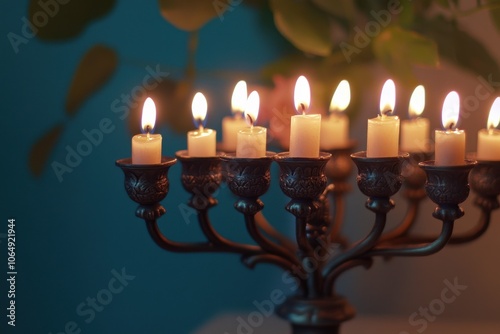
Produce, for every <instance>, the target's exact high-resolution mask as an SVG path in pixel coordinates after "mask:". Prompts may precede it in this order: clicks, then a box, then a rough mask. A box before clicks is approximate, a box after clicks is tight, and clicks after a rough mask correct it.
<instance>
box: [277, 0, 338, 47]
mask: <svg viewBox="0 0 500 334" xmlns="http://www.w3.org/2000/svg"><path fill="white" fill-rule="evenodd" d="M270 1H271V2H270V5H271V10H272V11H273V14H274V23H275V24H276V27H277V28H278V30H279V31H280V33H281V34H282V35H283V36H285V37H286V38H287V39H288V40H289V41H290V42H291V43H292V44H293V45H295V47H297V48H298V49H300V50H302V51H304V52H307V53H311V54H313V55H318V56H326V55H328V54H330V52H331V50H332V47H333V42H332V38H331V36H330V22H329V18H328V15H327V14H326V13H325V12H323V11H321V10H320V9H319V8H318V7H316V6H314V5H312V4H311V3H310V2H308V1H289V0H270Z"/></svg>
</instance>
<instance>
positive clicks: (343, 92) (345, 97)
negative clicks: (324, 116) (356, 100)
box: [330, 80, 351, 112]
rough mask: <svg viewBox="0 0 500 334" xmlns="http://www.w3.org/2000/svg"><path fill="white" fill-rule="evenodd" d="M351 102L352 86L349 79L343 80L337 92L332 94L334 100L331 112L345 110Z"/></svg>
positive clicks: (331, 104)
mask: <svg viewBox="0 0 500 334" xmlns="http://www.w3.org/2000/svg"><path fill="white" fill-rule="evenodd" d="M350 102H351V88H350V86H349V82H348V81H347V80H342V81H341V82H340V83H339V85H338V86H337V89H336V90H335V93H333V96H332V102H331V103H330V112H340V111H344V110H345V109H346V108H347V107H348V106H349V103H350Z"/></svg>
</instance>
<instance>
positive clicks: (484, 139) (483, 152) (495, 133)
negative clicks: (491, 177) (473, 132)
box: [476, 97, 500, 161]
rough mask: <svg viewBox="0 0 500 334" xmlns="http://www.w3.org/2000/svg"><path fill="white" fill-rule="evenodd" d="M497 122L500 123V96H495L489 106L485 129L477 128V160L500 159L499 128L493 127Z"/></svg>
mask: <svg viewBox="0 0 500 334" xmlns="http://www.w3.org/2000/svg"><path fill="white" fill-rule="evenodd" d="M498 123H500V97H497V98H496V99H495V101H494V102H493V105H492V106H491V109H490V115H489V117H488V124H487V127H486V129H482V130H479V132H478V134H477V157H476V158H477V159H478V160H490V161H499V160H500V130H497V129H495V128H496V127H497V126H498Z"/></svg>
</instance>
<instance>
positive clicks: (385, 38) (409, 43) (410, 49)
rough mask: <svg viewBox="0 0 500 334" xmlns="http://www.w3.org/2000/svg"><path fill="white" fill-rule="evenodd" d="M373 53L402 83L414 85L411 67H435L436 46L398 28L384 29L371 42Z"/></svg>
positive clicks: (419, 36)
mask: <svg viewBox="0 0 500 334" xmlns="http://www.w3.org/2000/svg"><path fill="white" fill-rule="evenodd" d="M373 53H374V54H375V57H376V58H377V59H378V60H379V61H380V62H381V63H382V64H384V65H385V66H386V67H387V69H388V70H389V71H390V72H391V73H392V74H393V75H394V76H397V77H399V78H400V79H401V80H402V81H403V82H404V83H406V84H408V85H414V84H415V79H414V75H413V71H412V67H413V65H420V66H437V65H438V64H439V54H438V49H437V45H436V44H435V43H434V41H432V40H431V39H428V38H427V37H425V36H422V35H420V34H418V33H416V32H413V31H409V30H403V29H401V28H400V27H397V26H395V27H389V28H387V29H384V31H382V32H381V33H380V34H379V35H378V36H376V37H375V38H374V40H373Z"/></svg>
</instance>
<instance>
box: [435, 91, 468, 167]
mask: <svg viewBox="0 0 500 334" xmlns="http://www.w3.org/2000/svg"><path fill="white" fill-rule="evenodd" d="M459 114H460V97H459V96H458V94H457V92H450V93H449V94H448V95H447V96H446V98H445V100H444V103H443V113H442V122H443V127H444V128H445V129H446V130H436V133H435V135H436V138H435V139H436V144H435V156H436V160H435V164H436V165H437V166H456V165H463V164H464V160H465V132H464V131H463V130H458V129H457V128H456V126H457V122H458V116H459Z"/></svg>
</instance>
